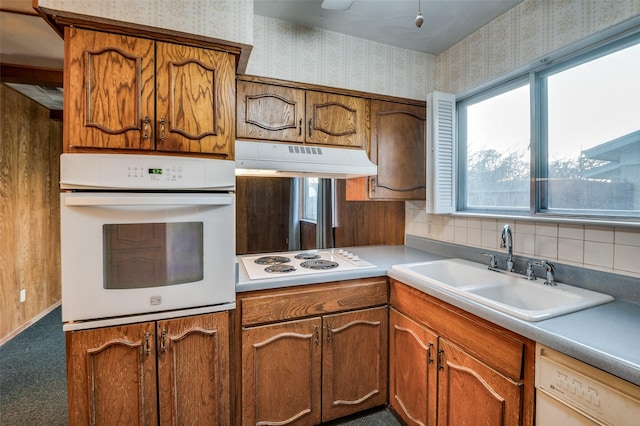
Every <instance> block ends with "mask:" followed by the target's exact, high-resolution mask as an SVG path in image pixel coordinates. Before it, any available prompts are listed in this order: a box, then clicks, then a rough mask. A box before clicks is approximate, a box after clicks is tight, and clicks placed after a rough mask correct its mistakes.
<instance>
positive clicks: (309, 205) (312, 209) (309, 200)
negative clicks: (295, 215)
mask: <svg viewBox="0 0 640 426" xmlns="http://www.w3.org/2000/svg"><path fill="white" fill-rule="evenodd" d="M301 181H302V188H301V190H302V200H301V201H302V208H301V212H302V215H301V219H302V220H306V221H309V222H317V221H318V178H302V179H301Z"/></svg>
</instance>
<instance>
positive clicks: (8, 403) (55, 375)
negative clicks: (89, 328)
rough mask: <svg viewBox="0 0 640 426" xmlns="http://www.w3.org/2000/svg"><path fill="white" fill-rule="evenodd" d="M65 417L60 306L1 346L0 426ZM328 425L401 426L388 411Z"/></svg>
mask: <svg viewBox="0 0 640 426" xmlns="http://www.w3.org/2000/svg"><path fill="white" fill-rule="evenodd" d="M67 424H68V417H67V379H66V366H65V342H64V332H63V331H62V317H61V309H60V307H58V308H56V309H54V310H53V311H52V312H51V313H49V314H48V315H46V316H45V317H44V318H42V319H41V320H40V321H38V322H37V323H35V324H34V325H32V326H31V327H29V328H27V329H26V330H24V331H23V332H22V333H20V334H19V335H17V336H16V337H14V338H13V339H11V340H10V341H9V342H7V343H5V344H4V345H3V346H0V426H37V425H48V426H64V425H67ZM328 425H331V426H338V425H340V426H400V425H401V423H400V422H398V420H397V419H396V418H395V416H394V415H393V414H392V413H391V411H389V410H388V409H382V410H377V411H372V412H367V413H364V414H362V415H359V416H354V417H348V418H344V419H341V420H337V421H335V422H331V423H329V424H328Z"/></svg>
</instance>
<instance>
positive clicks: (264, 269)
mask: <svg viewBox="0 0 640 426" xmlns="http://www.w3.org/2000/svg"><path fill="white" fill-rule="evenodd" d="M240 259H241V261H242V264H243V265H244V268H245V270H246V271H247V274H248V275H249V278H250V279H252V280H260V279H267V278H277V277H289V276H293V275H307V274H322V273H327V272H338V271H347V270H350V269H358V268H373V267H375V266H376V265H374V264H372V263H370V262H367V261H366V260H364V259H361V258H360V257H359V256H358V255H357V254H355V253H352V252H348V251H346V250H343V249H327V250H301V251H295V252H278V253H261V254H257V255H250V256H242V257H241V258H240Z"/></svg>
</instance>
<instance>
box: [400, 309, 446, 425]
mask: <svg viewBox="0 0 640 426" xmlns="http://www.w3.org/2000/svg"><path fill="white" fill-rule="evenodd" d="M389 327H390V329H389V393H390V396H389V402H390V404H391V406H392V407H393V409H394V410H395V412H396V413H398V414H399V415H400V417H402V419H403V420H404V421H405V422H406V423H407V424H408V425H422V426H425V425H435V424H436V409H437V401H436V398H437V397H436V394H437V392H438V387H437V374H438V371H437V368H436V363H435V359H436V352H437V345H438V337H437V336H436V335H435V334H434V333H433V332H432V331H430V330H428V329H427V328H424V327H422V326H420V325H419V324H418V323H416V322H414V321H412V320H411V319H409V318H407V317H405V316H404V315H402V314H400V313H399V312H398V311H396V310H394V309H391V310H390V313H389Z"/></svg>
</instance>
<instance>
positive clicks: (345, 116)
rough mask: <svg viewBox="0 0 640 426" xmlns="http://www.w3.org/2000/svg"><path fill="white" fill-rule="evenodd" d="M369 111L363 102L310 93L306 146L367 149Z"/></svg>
mask: <svg viewBox="0 0 640 426" xmlns="http://www.w3.org/2000/svg"><path fill="white" fill-rule="evenodd" d="M368 109H369V103H368V100H366V99H363V98H357V97H353V96H344V95H335V94H331V93H322V92H312V91H308V92H307V94H306V119H307V122H306V127H307V129H306V132H307V136H306V140H307V142H309V143H317V144H326V145H343V146H349V147H354V148H366V146H367V139H368V138H367V130H368V129H367V122H368V119H369V111H368Z"/></svg>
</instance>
